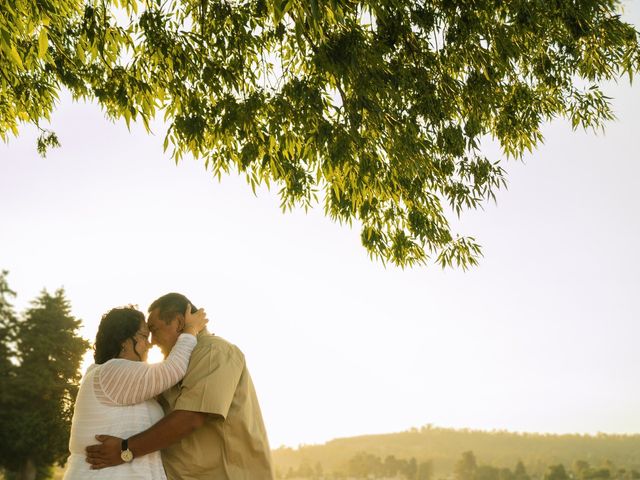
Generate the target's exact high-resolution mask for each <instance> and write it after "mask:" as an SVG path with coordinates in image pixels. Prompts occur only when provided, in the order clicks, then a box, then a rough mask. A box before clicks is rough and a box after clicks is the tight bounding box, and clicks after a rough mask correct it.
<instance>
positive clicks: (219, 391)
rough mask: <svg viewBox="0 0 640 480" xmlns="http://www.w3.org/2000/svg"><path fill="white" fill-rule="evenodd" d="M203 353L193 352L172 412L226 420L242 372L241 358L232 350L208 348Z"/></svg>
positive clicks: (234, 349)
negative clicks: (209, 415)
mask: <svg viewBox="0 0 640 480" xmlns="http://www.w3.org/2000/svg"><path fill="white" fill-rule="evenodd" d="M203 350H204V351H203V352H199V351H196V352H194V355H193V358H192V361H191V365H190V368H189V373H188V374H187V376H186V377H185V378H184V380H183V382H182V390H181V392H180V395H179V396H178V398H177V400H176V404H175V407H174V410H188V411H192V412H202V413H211V414H214V415H220V416H221V417H223V418H226V417H227V414H228V413H229V408H230V407H231V403H232V402H233V397H234V395H235V392H236V389H237V387H238V383H239V382H240V378H241V377H242V372H243V371H244V367H245V360H244V355H243V354H242V352H240V351H239V350H237V349H236V348H234V347H229V348H224V347H220V346H211V347H209V348H208V349H203Z"/></svg>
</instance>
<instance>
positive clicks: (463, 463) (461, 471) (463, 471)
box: [454, 451, 478, 480]
mask: <svg viewBox="0 0 640 480" xmlns="http://www.w3.org/2000/svg"><path fill="white" fill-rule="evenodd" d="M477 468H478V466H477V463H476V457H475V455H474V454H473V452H471V451H468V452H464V453H463V454H462V458H461V459H460V460H459V461H458V463H456V465H455V468H454V474H455V478H456V480H474V479H475V475H476V470H477Z"/></svg>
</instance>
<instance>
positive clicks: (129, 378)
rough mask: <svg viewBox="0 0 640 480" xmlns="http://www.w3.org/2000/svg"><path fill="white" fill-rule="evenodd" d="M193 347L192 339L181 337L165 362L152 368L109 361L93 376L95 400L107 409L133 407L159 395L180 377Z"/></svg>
mask: <svg viewBox="0 0 640 480" xmlns="http://www.w3.org/2000/svg"><path fill="white" fill-rule="evenodd" d="M196 343H197V342H196V337H195V336H193V335H190V334H186V333H183V334H181V335H180V336H179V337H178V340H177V342H176V344H175V345H174V346H173V348H172V349H171V353H169V355H168V356H167V358H166V359H165V360H164V361H163V362H160V363H155V364H148V363H146V362H134V361H131V360H124V359H122V358H116V359H113V360H109V361H108V362H107V363H105V364H104V365H102V366H101V367H100V370H99V371H98V372H96V375H95V376H94V391H95V393H96V396H97V397H98V400H100V402H102V403H104V404H107V405H134V404H136V403H140V402H143V401H145V400H149V399H151V398H153V397H155V396H156V395H159V394H160V393H162V392H163V391H165V390H166V389H168V388H170V387H172V386H173V385H175V384H176V383H178V382H179V381H180V380H181V379H182V378H183V377H184V375H185V373H186V371H187V367H188V366H189V358H190V356H191V352H193V349H194V347H195V346H196Z"/></svg>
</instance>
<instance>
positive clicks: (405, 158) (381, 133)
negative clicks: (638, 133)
mask: <svg viewBox="0 0 640 480" xmlns="http://www.w3.org/2000/svg"><path fill="white" fill-rule="evenodd" d="M0 8H1V11H0V13H1V15H0V136H2V138H3V139H5V140H7V139H8V137H9V135H11V134H17V133H18V126H19V124H20V122H28V123H32V124H35V125H38V126H39V128H41V129H42V135H41V136H40V139H39V141H38V149H39V150H40V151H41V152H44V151H45V150H46V149H47V147H50V146H55V145H57V144H58V141H57V138H56V136H55V134H54V133H53V132H50V131H48V130H46V129H45V128H44V127H43V126H42V125H43V121H45V120H47V119H49V118H50V115H51V113H52V111H53V109H54V106H55V102H56V100H57V99H58V97H59V94H60V91H61V89H63V88H65V89H68V90H69V91H70V92H71V94H72V96H73V97H74V98H76V99H90V100H95V101H97V102H98V103H99V104H100V105H101V106H102V108H103V109H104V111H105V112H106V114H107V115H108V116H109V117H110V118H113V119H124V121H125V122H127V124H129V122H131V121H135V120H140V121H142V122H144V124H145V125H146V126H147V127H148V125H149V121H150V120H151V119H152V118H154V117H155V116H156V115H158V114H162V115H163V116H164V119H165V120H166V121H167V123H168V131H167V134H166V138H165V149H170V150H171V152H172V155H173V157H174V159H175V160H176V162H178V161H179V160H180V159H181V158H183V156H184V155H186V154H191V155H193V156H194V157H196V158H199V159H202V160H203V161H204V164H205V166H206V168H207V169H209V170H210V171H211V172H213V173H214V174H215V175H216V176H218V177H219V176H221V175H223V174H226V173H228V172H230V171H232V170H236V171H238V172H240V173H241V174H244V175H245V176H246V179H247V181H248V182H249V184H250V185H251V187H252V188H253V189H254V190H255V188H256V186H258V185H261V184H265V185H267V186H271V185H275V186H277V188H278V191H279V196H280V198H281V200H282V207H283V208H284V209H288V208H293V207H296V206H302V207H305V208H306V207H309V206H311V205H313V204H315V203H316V202H321V203H323V204H324V209H325V213H326V214H327V215H328V216H329V217H331V218H332V219H334V220H338V221H340V222H346V223H351V222H352V221H356V222H357V223H358V225H359V226H360V228H361V239H362V243H363V245H364V247H365V248H366V249H367V250H368V252H369V253H370V255H372V256H374V257H377V258H380V259H382V260H384V261H390V262H392V263H395V264H398V265H401V266H405V265H412V264H414V263H423V262H426V261H427V260H429V259H433V260H435V261H436V262H438V263H440V264H441V265H443V266H445V265H453V264H458V265H461V266H463V267H466V266H469V265H472V264H475V263H476V262H477V259H478V256H479V255H480V254H481V252H480V247H479V245H478V244H477V243H476V241H475V240H474V239H473V238H472V237H465V236H460V235H458V234H457V233H456V232H454V231H453V229H452V228H451V226H450V222H449V219H450V218H451V215H456V214H460V212H461V211H463V210H465V209H473V208H477V207H479V206H481V205H482V204H483V203H484V202H486V201H488V200H489V199H492V198H495V197H494V195H495V192H496V190H497V189H499V188H500V187H502V186H504V185H505V181H506V179H505V172H504V170H503V168H502V166H501V164H502V161H503V160H502V159H501V158H493V159H491V158H487V157H486V156H485V155H484V154H483V151H482V141H483V140H484V139H491V138H493V139H495V141H497V142H499V144H500V145H501V147H502V151H503V153H504V156H506V157H516V158H518V157H520V156H521V155H522V154H523V153H524V152H525V151H526V150H532V149H533V148H534V147H535V146H536V145H537V144H538V143H539V142H540V141H541V140H542V134H541V126H542V124H543V123H544V122H545V121H549V120H551V119H553V118H557V117H563V118H567V119H569V120H570V121H571V123H572V125H573V126H574V128H577V127H579V126H580V127H585V128H589V127H593V128H600V127H602V125H603V123H604V122H605V121H606V120H608V119H611V118H612V117H613V113H612V111H611V108H610V105H609V102H608V99H607V97H606V96H605V95H604V94H603V92H602V90H601V87H600V85H601V83H602V81H604V80H607V79H613V78H618V77H620V76H622V75H627V76H628V77H629V79H631V78H632V77H633V75H634V73H635V72H637V71H638V69H639V68H640V48H639V41H638V40H639V37H640V33H639V32H638V30H636V28H635V27H634V26H632V25H630V24H628V23H626V22H625V21H623V19H622V18H621V8H622V4H621V2H620V1H618V0H579V1H578V0H549V1H531V0H513V1H509V2H503V1H498V0H455V1H454V0H434V1H426V0H423V1H415V0H381V1H380V0H377V1H368V0H367V1H360V0H309V1H306V0H305V1H300V0H275V1H267V0H234V1H229V0H197V1H196V0H167V1H162V2H161V1H160V0H145V1H142V0H100V1H97V0H48V1H35V0H16V1H14V2H7V1H4V2H2V6H1V7H0Z"/></svg>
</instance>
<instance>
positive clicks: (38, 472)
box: [0, 289, 89, 480]
mask: <svg viewBox="0 0 640 480" xmlns="http://www.w3.org/2000/svg"><path fill="white" fill-rule="evenodd" d="M80 323H81V322H80V320H78V319H76V318H74V317H73V316H72V314H71V307H70V305H69V302H68V300H67V299H66V297H65V294H64V291H63V290H62V289H60V290H57V291H56V292H55V294H53V295H50V294H49V293H48V292H47V291H43V292H42V293H41V294H40V296H39V297H38V298H36V299H35V300H34V301H33V302H32V305H31V308H29V309H28V310H27V311H26V312H25V314H24V315H23V317H22V318H21V319H20V320H18V321H17V322H15V323H14V325H13V328H14V331H15V339H16V359H17V366H15V370H14V371H15V375H14V376H12V377H11V378H10V383H9V384H8V385H7V388H8V391H9V392H10V396H9V399H8V401H7V404H6V411H4V412H3V430H5V434H6V437H5V436H3V437H2V438H3V444H2V448H0V450H1V451H2V452H3V458H2V461H3V466H4V467H5V468H6V469H7V470H9V471H14V472H17V473H18V478H20V479H22V480H32V479H35V478H37V477H43V478H44V477H45V476H46V475H47V471H48V470H47V469H48V467H49V466H51V465H53V464H54V463H58V464H62V463H63V462H64V461H65V459H66V457H67V455H68V443H69V430H70V426H71V418H72V415H73V405H74V402H75V398H76V394H77V389H78V383H79V381H80V371H79V367H80V363H81V361H82V356H83V354H84V352H85V351H86V349H87V348H88V347H89V343H88V342H87V341H86V340H84V339H82V338H81V337H79V336H78V335H77V330H78V328H79V327H80Z"/></svg>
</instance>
